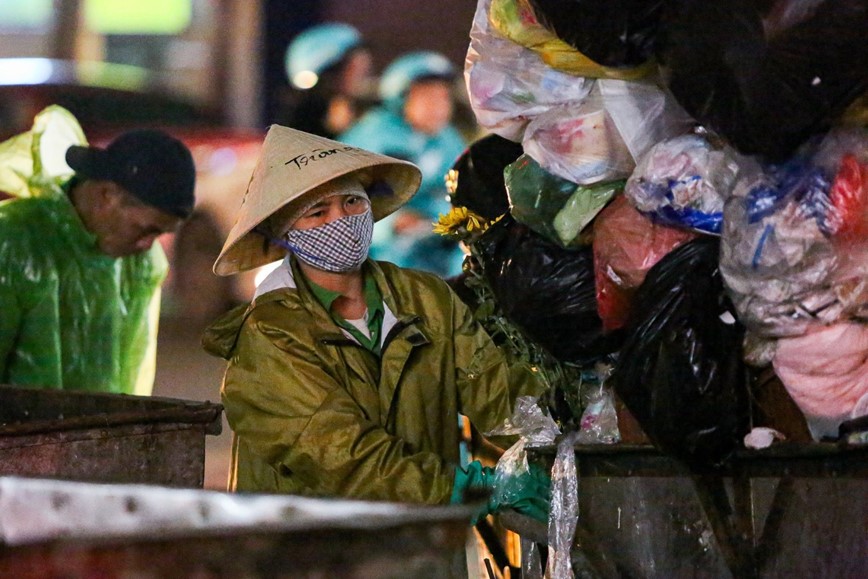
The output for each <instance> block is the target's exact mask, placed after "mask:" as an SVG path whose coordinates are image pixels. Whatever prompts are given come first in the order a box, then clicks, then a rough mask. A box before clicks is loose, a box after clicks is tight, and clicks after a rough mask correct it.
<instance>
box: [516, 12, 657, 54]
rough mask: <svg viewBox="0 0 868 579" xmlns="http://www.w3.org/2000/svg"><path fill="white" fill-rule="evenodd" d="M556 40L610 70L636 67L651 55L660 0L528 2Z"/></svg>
mask: <svg viewBox="0 0 868 579" xmlns="http://www.w3.org/2000/svg"><path fill="white" fill-rule="evenodd" d="M529 1H530V5H531V6H532V7H533V9H534V12H535V14H536V16H537V18H538V19H539V21H540V22H541V23H542V24H543V25H544V26H545V27H546V28H548V29H549V30H552V31H554V33H555V34H557V35H558V38H562V39H563V40H564V41H565V42H567V43H569V44H570V45H571V46H573V47H575V48H576V49H578V50H579V51H580V52H581V53H582V54H586V55H588V57H589V58H592V59H593V60H594V61H595V62H599V63H601V64H603V65H606V66H612V67H629V66H636V65H639V64H641V63H643V62H645V61H647V60H648V59H650V58H651V57H652V55H653V52H654V46H655V41H656V37H657V30H658V28H659V26H660V19H661V16H662V11H663V10H662V9H663V5H664V3H663V2H662V0H529Z"/></svg>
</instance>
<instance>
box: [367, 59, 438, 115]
mask: <svg viewBox="0 0 868 579" xmlns="http://www.w3.org/2000/svg"><path fill="white" fill-rule="evenodd" d="M454 77H455V67H454V66H453V65H452V63H451V62H449V59H447V58H446V57H445V56H443V55H442V54H439V53H437V52H430V51H419V52H410V53H408V54H405V55H404V56H401V57H399V58H398V59H396V60H394V61H392V63H391V64H390V65H389V66H387V67H386V70H384V71H383V75H382V76H381V77H380V99H382V101H383V103H384V104H385V105H386V106H388V107H392V108H400V107H401V106H403V103H404V97H405V96H406V94H407V90H409V88H410V85H411V84H413V83H414V82H416V81H417V80H420V79H425V78H442V79H445V80H452V79H453V78H454Z"/></svg>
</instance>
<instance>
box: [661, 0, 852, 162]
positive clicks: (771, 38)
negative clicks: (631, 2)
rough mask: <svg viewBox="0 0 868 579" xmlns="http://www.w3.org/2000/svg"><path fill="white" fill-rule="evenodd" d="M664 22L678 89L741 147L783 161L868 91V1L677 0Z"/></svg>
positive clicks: (672, 81) (704, 119)
mask: <svg viewBox="0 0 868 579" xmlns="http://www.w3.org/2000/svg"><path fill="white" fill-rule="evenodd" d="M770 6H773V7H774V11H768V10H767V8H768V7H770ZM665 22H666V25H665V26H664V27H663V29H662V34H661V37H660V48H659V53H660V54H661V55H662V60H663V61H664V64H665V65H666V66H667V67H668V68H669V69H670V74H669V75H668V78H669V87H670V89H671V90H672V92H673V93H674V94H675V96H676V98H677V99H678V100H679V102H680V103H681V104H682V105H683V106H684V108H685V109H687V111H688V112H690V113H691V114H692V115H693V116H695V117H696V118H697V119H698V120H699V121H700V122H701V123H702V124H704V125H705V126H707V127H709V128H711V129H713V130H715V131H716V132H718V133H719V134H721V135H723V136H724V137H725V138H726V139H728V140H729V142H730V143H731V144H732V145H733V146H735V148H736V149H738V150H739V151H740V152H742V153H746V154H761V155H764V156H766V157H767V159H768V160H769V161H773V162H780V161H783V160H784V159H786V158H787V157H788V156H789V155H791V154H792V152H793V151H794V150H795V149H796V148H797V147H798V146H799V145H801V144H802V143H803V142H804V141H805V140H806V139H807V138H808V137H810V136H811V135H814V134H818V133H821V132H823V131H825V130H827V129H828V128H829V127H830V126H831V125H832V123H833V122H834V121H835V120H836V119H837V118H838V117H839V116H840V115H841V114H842V113H843V112H844V111H845V109H846V108H847V106H848V105H849V104H850V103H851V102H852V101H854V100H855V99H856V98H857V97H858V96H859V95H861V94H863V93H864V92H865V90H866V89H868V67H866V66H865V62H868V36H866V34H865V31H866V30H868V1H866V0H783V1H780V2H774V3H772V2H755V1H753V0H717V1H715V2H709V1H708V0H675V1H673V2H670V3H667V5H666V19H665Z"/></svg>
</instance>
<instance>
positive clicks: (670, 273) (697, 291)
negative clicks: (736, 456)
mask: <svg viewBox="0 0 868 579" xmlns="http://www.w3.org/2000/svg"><path fill="white" fill-rule="evenodd" d="M718 245H719V244H718V242H717V240H716V239H714V238H699V239H696V240H693V241H690V242H688V243H686V244H684V245H682V246H681V247H679V248H677V249H675V250H674V251H672V252H671V253H669V254H668V255H667V256H666V257H664V258H663V259H662V260H661V261H660V262H658V263H657V265H655V266H654V267H653V268H652V269H651V270H650V271H649V272H648V275H647V276H646V277H645V281H644V283H643V284H642V286H640V288H639V290H638V291H637V293H636V303H635V308H634V312H635V316H634V317H633V318H632V320H631V322H630V324H629V325H628V327H627V338H626V343H625V344H624V347H623V348H622V349H621V351H620V353H619V361H618V364H617V366H616V368H615V372H614V374H613V376H612V384H613V386H614V388H615V391H616V392H617V393H618V395H619V396H620V397H621V398H622V399H623V401H624V403H625V404H626V405H627V407H628V408H629V409H630V411H631V412H632V413H633V415H634V416H635V417H636V419H637V420H638V421H639V423H640V424H641V426H642V428H643V430H644V431H645V432H646V433H647V434H648V436H649V437H650V438H651V439H652V440H653V441H654V442H655V444H657V445H658V446H659V447H661V448H662V449H664V450H665V451H667V452H671V453H673V454H674V455H675V456H678V457H680V458H682V459H684V460H685V461H687V462H689V463H691V464H697V465H708V464H711V465H714V464H718V463H720V462H722V461H723V460H724V459H725V458H726V457H727V456H728V455H729V454H730V453H731V452H732V451H733V450H735V449H736V448H738V447H739V445H740V443H741V439H742V437H743V436H744V435H745V434H746V433H747V427H746V421H747V408H746V395H747V383H746V372H745V368H744V364H743V362H742V355H741V342H742V334H743V331H742V329H741V327H740V326H739V325H738V324H737V323H736V320H735V317H734V315H733V309H732V307H731V304H729V301H728V300H727V299H726V296H725V295H724V293H723V285H722V281H721V279H720V275H719V273H718V271H717V254H718Z"/></svg>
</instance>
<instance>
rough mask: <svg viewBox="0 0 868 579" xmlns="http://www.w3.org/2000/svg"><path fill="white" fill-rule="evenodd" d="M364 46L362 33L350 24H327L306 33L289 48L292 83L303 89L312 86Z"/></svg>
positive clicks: (288, 56) (288, 59)
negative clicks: (325, 73)
mask: <svg viewBox="0 0 868 579" xmlns="http://www.w3.org/2000/svg"><path fill="white" fill-rule="evenodd" d="M361 44H362V35H361V33H360V32H359V31H358V30H356V29H355V28H353V27H352V26H350V25H349V24H342V23H340V22H327V23H325V24H318V25H316V26H313V27H311V28H308V29H306V30H304V31H303V32H302V33H301V34H299V35H298V36H296V37H295V38H294V39H293V41H292V42H291V43H290V44H289V47H288V48H287V49H286V74H287V76H288V77H289V82H291V83H292V84H293V86H295V87H297V88H301V89H307V88H311V87H313V86H314V85H315V84H316V83H317V81H318V80H319V77H320V75H322V73H323V71H325V70H327V69H328V68H329V67H331V66H333V65H335V64H337V63H339V62H340V61H341V60H343V59H344V57H346V55H347V54H348V53H349V52H350V51H351V50H353V49H354V48H356V47H358V46H361Z"/></svg>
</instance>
